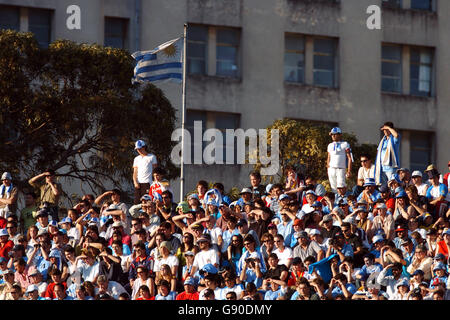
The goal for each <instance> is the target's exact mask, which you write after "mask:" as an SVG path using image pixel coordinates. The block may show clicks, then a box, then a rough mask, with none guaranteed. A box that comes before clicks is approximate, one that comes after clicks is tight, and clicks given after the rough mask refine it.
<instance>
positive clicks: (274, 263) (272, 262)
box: [269, 257, 278, 268]
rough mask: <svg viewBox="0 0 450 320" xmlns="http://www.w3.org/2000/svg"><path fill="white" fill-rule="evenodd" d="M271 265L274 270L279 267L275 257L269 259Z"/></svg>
mask: <svg viewBox="0 0 450 320" xmlns="http://www.w3.org/2000/svg"><path fill="white" fill-rule="evenodd" d="M269 265H270V266H271V267H272V268H275V267H276V266H277V265H278V259H275V258H273V257H270V258H269Z"/></svg>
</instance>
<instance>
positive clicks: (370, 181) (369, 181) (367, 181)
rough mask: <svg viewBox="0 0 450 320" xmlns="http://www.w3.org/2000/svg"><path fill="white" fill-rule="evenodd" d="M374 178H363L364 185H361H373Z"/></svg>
mask: <svg viewBox="0 0 450 320" xmlns="http://www.w3.org/2000/svg"><path fill="white" fill-rule="evenodd" d="M375 185H376V184H375V179H374V178H366V179H364V185H363V187H368V186H375Z"/></svg>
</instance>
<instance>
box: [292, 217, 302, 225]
mask: <svg viewBox="0 0 450 320" xmlns="http://www.w3.org/2000/svg"><path fill="white" fill-rule="evenodd" d="M301 224H302V220H300V219H295V220H294V223H293V225H294V226H300V225H301Z"/></svg>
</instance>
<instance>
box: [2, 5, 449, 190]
mask: <svg viewBox="0 0 450 320" xmlns="http://www.w3.org/2000/svg"><path fill="white" fill-rule="evenodd" d="M70 5H77V6H78V7H79V8H80V13H81V29H79V30H78V29H74V30H70V29H68V27H67V19H68V17H70V13H67V8H68V7H69V6H70ZM371 5H378V6H379V7H380V8H381V9H382V13H381V14H382V24H381V29H374V30H371V29H369V28H368V27H367V24H366V23H367V19H368V18H369V16H370V15H371V14H370V13H367V8H368V7H369V6H371ZM448 16H450V2H449V1H446V0H315V1H312V0H90V1H87V0H0V27H1V28H6V27H10V28H15V29H17V30H22V31H28V30H30V31H33V32H35V33H36V35H37V37H38V40H39V42H40V44H41V45H43V46H45V45H48V43H49V42H51V41H53V40H55V39H58V38H66V39H70V40H74V41H78V42H88V43H93V42H95V43H99V44H104V45H110V46H115V47H121V48H125V49H128V50H129V51H130V53H132V52H134V51H136V50H149V49H152V48H154V47H156V46H157V45H159V44H161V43H163V42H165V41H167V40H170V39H173V38H176V37H178V36H180V35H182V33H183V25H184V23H187V24H188V50H187V71H188V76H187V91H186V92H187V101H186V106H187V116H186V126H187V127H188V128H190V129H191V130H192V127H193V122H194V121H196V120H201V121H202V124H203V128H204V129H207V128H218V129H219V130H225V129H236V128H243V129H244V130H245V129H248V128H255V129H259V128H265V127H267V126H268V125H270V124H271V123H272V122H273V121H274V120H275V119H281V118H293V119H299V120H314V121H319V122H323V123H330V124H338V125H339V126H340V127H341V129H342V130H343V131H345V132H352V133H354V134H356V135H357V137H358V140H359V141H360V142H367V143H376V144H377V143H378V142H379V140H380V137H381V132H380V126H381V125H382V124H383V123H384V122H385V121H392V122H393V123H394V125H395V127H396V128H397V129H399V130H400V131H401V134H402V144H401V164H402V166H403V167H408V168H411V169H418V170H422V171H423V170H424V169H425V168H426V166H427V165H428V164H429V163H435V164H436V165H437V167H438V169H439V170H441V171H443V172H446V170H447V163H448V161H449V159H450V150H449V148H448V146H449V145H450V130H449V125H448V124H449V123H450V110H449V103H450V90H448V89H447V87H448V84H449V83H450V63H448V61H450V43H449V42H448V39H447V37H448V34H450V22H449V21H448V19H447V17H448ZM160 87H161V88H162V89H163V90H164V91H165V93H166V95H167V96H168V97H169V99H170V100H171V102H172V104H173V106H174V107H175V108H177V109H178V112H179V118H180V119H181V87H180V86H179V85H176V84H170V83H169V84H162V85H161V86H160ZM225 149H226V148H225ZM225 152H226V150H225ZM130 165H131V160H130ZM185 168H186V171H185V172H186V173H185V175H186V183H185V190H186V191H189V190H192V189H193V188H194V187H195V183H196V181H197V180H198V179H199V178H207V179H208V180H210V181H221V182H223V183H224V184H225V188H226V189H229V188H230V187H232V186H233V185H238V186H239V187H242V186H244V185H247V184H248V173H249V170H250V169H251V168H250V167H249V166H246V165H241V166H239V165H206V164H203V165H187V166H186V167H185ZM130 179H131V177H130ZM172 185H173V186H174V187H173V190H174V191H175V193H176V194H177V192H178V182H176V181H174V182H173V183H172ZM176 198H178V195H176Z"/></svg>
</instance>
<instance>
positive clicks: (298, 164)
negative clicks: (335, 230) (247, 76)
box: [254, 119, 377, 186]
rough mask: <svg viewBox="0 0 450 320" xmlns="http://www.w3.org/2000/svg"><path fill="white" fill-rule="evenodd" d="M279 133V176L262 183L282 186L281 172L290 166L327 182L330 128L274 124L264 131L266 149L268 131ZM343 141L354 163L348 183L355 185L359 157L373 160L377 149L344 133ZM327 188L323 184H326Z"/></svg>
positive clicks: (298, 123)
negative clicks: (345, 142)
mask: <svg viewBox="0 0 450 320" xmlns="http://www.w3.org/2000/svg"><path fill="white" fill-rule="evenodd" d="M273 129H277V130H279V136H280V140H279V150H280V169H281V171H280V173H281V174H279V175H278V176H276V177H274V176H272V177H263V179H264V181H265V182H270V183H276V182H283V181H284V180H283V178H284V177H283V176H282V174H283V173H284V168H286V167H287V166H289V165H290V166H293V167H294V168H296V171H297V172H300V173H303V174H307V175H312V176H314V177H316V179H317V180H318V181H325V180H328V174H327V168H326V163H327V146H328V144H329V143H330V142H331V141H332V140H331V137H330V135H329V132H330V127H329V126H326V125H318V124H317V123H315V122H309V121H296V120H291V119H283V120H275V121H274V123H273V124H272V125H270V126H269V127H268V128H267V130H268V132H269V134H268V137H269V139H268V142H267V144H268V147H269V146H270V138H271V135H270V130H273ZM342 140H344V141H347V142H348V143H350V146H351V148H352V153H353V157H354V160H355V162H354V163H353V167H352V177H351V179H350V180H349V181H347V183H348V184H349V186H352V185H353V184H354V181H356V176H357V173H358V169H359V167H360V164H359V162H358V160H359V157H360V155H361V154H362V153H368V154H369V155H370V156H372V157H374V156H375V154H376V148H377V147H376V145H370V144H362V145H360V144H359V143H358V139H357V138H356V136H355V135H354V134H350V133H343V135H342ZM254 169H255V170H260V169H261V163H257V164H256V165H254ZM325 184H326V183H325Z"/></svg>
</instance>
